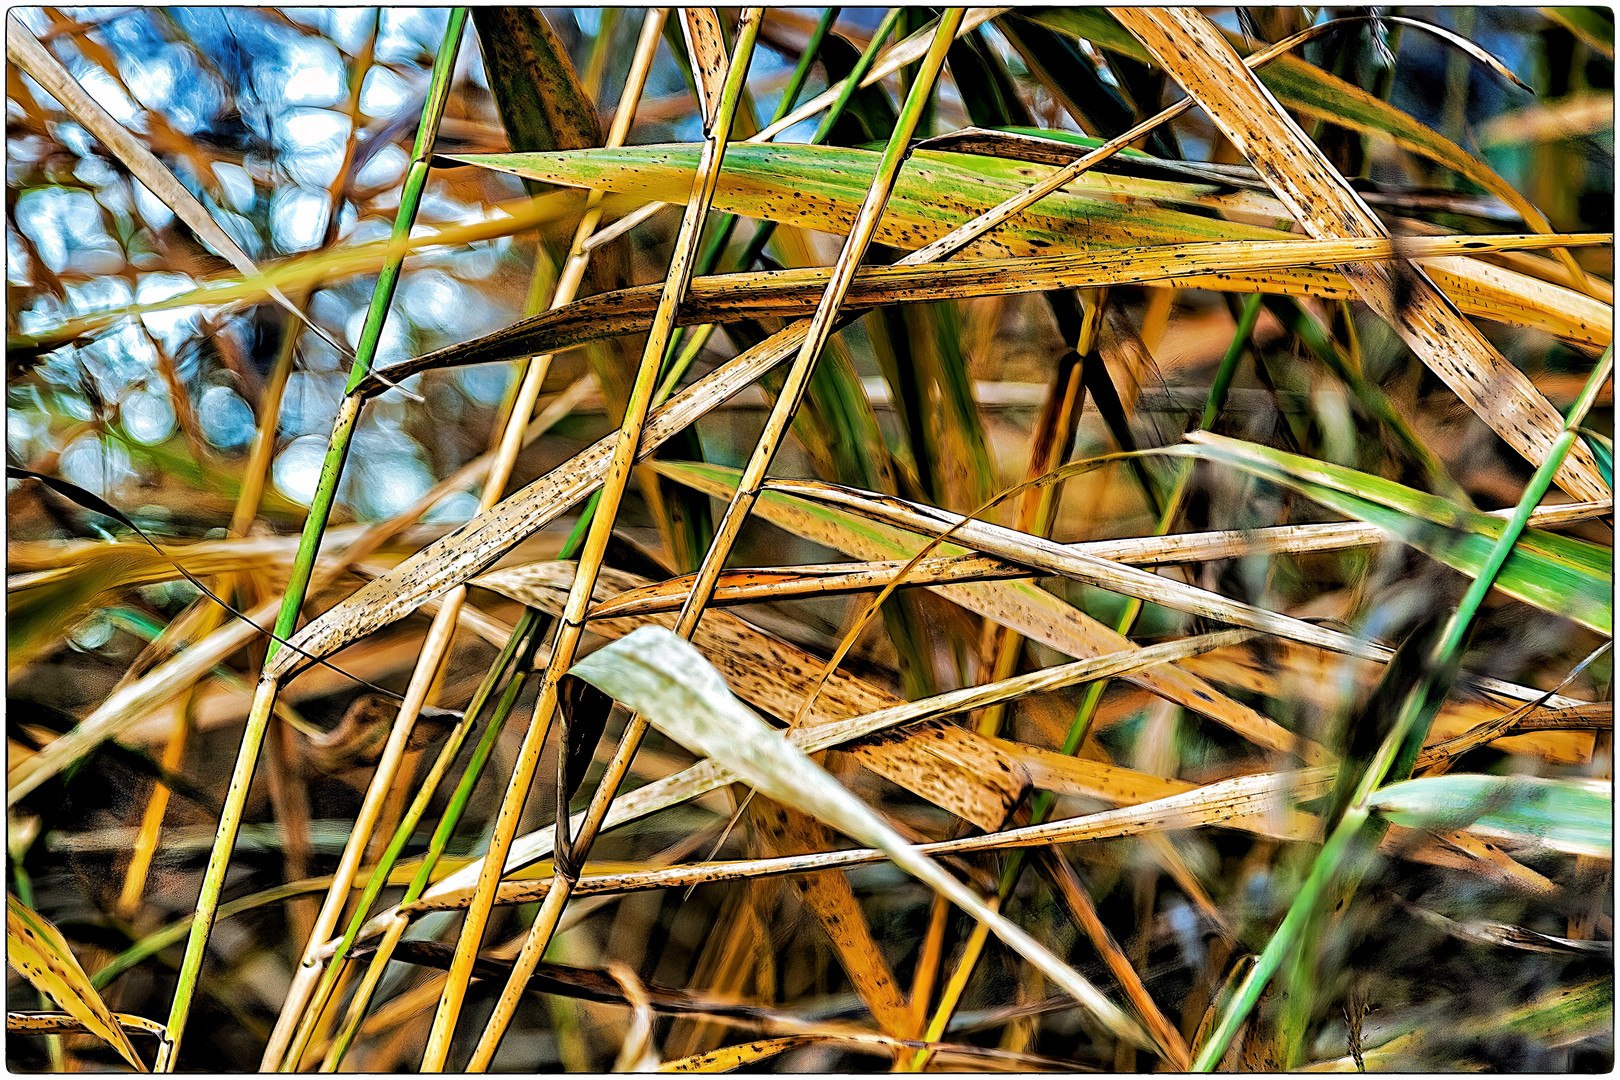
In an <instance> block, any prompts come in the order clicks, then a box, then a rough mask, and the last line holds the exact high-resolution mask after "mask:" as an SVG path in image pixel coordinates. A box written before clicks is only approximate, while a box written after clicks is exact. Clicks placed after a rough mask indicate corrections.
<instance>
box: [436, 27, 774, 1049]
mask: <svg viewBox="0 0 1620 1080" xmlns="http://www.w3.org/2000/svg"><path fill="white" fill-rule="evenodd" d="M763 16H764V11H763V9H761V8H750V9H748V11H747V13H746V14H745V15H744V16H743V19H742V22H741V25H740V27H739V29H738V35H737V43H736V47H735V52H734V55H733V56H732V58H731V63H730V67H729V69H728V70H727V72H726V77H725V82H724V85H723V87H722V90H721V95H720V101H719V102H718V103H717V106H716V108H715V117H714V120H713V122H712V124H711V125H710V127H709V130H708V131H707V132H706V138H705V140H704V147H703V159H702V162H701V163H700V165H699V170H698V175H699V178H698V182H697V183H696V184H694V186H693V189H692V193H691V196H690V198H689V199H688V201H687V206H686V212H685V214H684V215H683V216H682V219H681V229H680V233H679V235H678V236H677V238H676V242H675V254H674V257H673V259H672V260H671V264H670V267H669V273H668V274H667V275H666V277H665V280H664V289H663V293H662V295H661V296H660V298H659V306H658V312H657V314H656V315H655V316H654V319H653V326H652V331H651V333H650V334H649V335H648V339H647V343H646V345H645V347H644V350H643V353H642V358H641V364H640V366H639V368H638V370H637V372H636V380H635V383H634V385H633V386H632V388H631V391H630V397H629V401H628V403H627V404H626V406H625V415H624V422H623V424H622V426H621V427H620V429H619V435H618V438H617V440H616V442H615V445H614V452H613V458H612V460H611V462H610V464H609V465H608V470H607V475H606V476H605V477H604V479H603V483H602V488H601V497H600V501H599V503H598V505H597V508H596V512H594V513H593V514H592V516H591V523H590V525H589V527H588V529H587V532H586V536H585V542H584V545H583V548H582V550H581V552H580V558H579V566H578V570H577V572H576V576H575V579H574V585H573V588H572V589H571V590H570V592H569V596H568V603H567V605H566V606H565V608H564V611H563V615H562V617H561V619H559V621H558V626H557V634H556V637H555V639H554V641H553V643H552V653H551V660H550V662H549V663H548V664H547V666H546V671H545V675H544V676H543V678H542V681H541V687H540V694H539V698H538V700H537V701H536V703H535V710H534V716H533V718H532V719H531V721H530V724H529V730H528V732H527V733H526V734H525V736H524V740H523V745H522V747H521V749H520V750H519V752H518V760H517V762H516V764H515V765H514V767H513V771H512V777H511V780H510V782H509V783H508V785H507V790H506V795H505V796H504V797H503V799H502V801H501V809H500V811H499V813H498V816H497V818H496V823H495V830H494V835H493V836H492V837H491V839H490V845H489V849H488V851H487V852H486V853H485V856H484V860H485V861H484V866H483V869H482V871H481V873H480V875H479V882H478V891H477V894H476V895H475V897H474V901H473V904H472V905H471V906H470V907H469V908H468V911H467V917H466V920H465V921H464V922H463V923H462V928H461V934H460V936H459V937H458V938H457V940H456V947H455V952H454V954H453V956H452V958H451V962H450V971H449V975H448V977H447V979H446V981H445V987H444V992H443V994H442V995H441V996H440V998H439V1007H438V1010H437V1011H436V1012H435V1013H434V1017H433V1027H432V1030H431V1031H430V1033H429V1035H428V1044H427V1049H426V1051H425V1053H424V1054H423V1058H422V1069H423V1071H435V1072H436V1071H441V1070H443V1069H444V1067H445V1061H446V1059H447V1058H448V1057H449V1053H450V1040H451V1037H452V1035H453V1034H454V1031H455V1026H456V1020H457V1019H458V1017H459V1016H460V1013H461V1007H462V1003H463V1001H464V1000H465V997H466V992H467V986H468V983H469V982H470V979H471V976H472V967H473V962H474V961H475V960H476V959H477V952H478V946H479V944H480V943H481V942H482V940H483V936H484V928H485V927H486V925H487V924H488V920H489V913H490V910H491V908H492V906H493V903H494V899H495V887H496V885H497V884H499V881H500V876H501V870H502V867H503V866H504V865H505V862H506V853H507V851H508V850H510V848H511V844H512V839H513V838H514V837H515V836H516V834H517V828H518V821H519V818H520V816H521V814H522V810H523V805H524V803H525V802H526V801H527V798H528V791H529V786H530V784H531V782H532V781H533V778H534V773H535V770H536V768H537V767H538V766H539V762H540V753H541V751H542V749H543V748H544V745H545V739H546V735H547V734H548V732H549V730H550V727H551V718H552V713H553V712H554V711H555V710H556V707H557V682H558V680H559V679H560V678H561V677H562V675H563V673H564V672H566V671H567V669H568V667H569V666H570V665H571V664H572V663H573V658H574V653H575V651H576V649H577V648H578V645H579V639H580V637H581V636H582V634H583V629H584V621H585V611H586V608H587V607H588V606H589V603H590V599H591V593H592V591H593V590H594V589H595V586H596V578H597V574H598V572H599V571H600V569H601V566H602V558H603V555H604V554H605V552H606V549H607V542H608V538H609V536H610V535H611V533H612V528H613V521H614V518H615V517H616V516H617V514H618V508H619V503H620V501H621V500H622V498H623V496H624V492H625V489H626V487H627V485H628V484H629V480H630V475H631V466H632V465H633V464H634V462H635V456H636V448H637V446H638V444H639V443H640V442H641V433H642V430H643V429H644V428H645V426H646V421H647V414H648V412H649V411H650V409H651V406H652V397H653V393H654V390H655V386H656V380H657V377H658V369H659V367H660V366H661V364H662V361H663V358H664V350H665V348H666V347H667V345H668V343H669V339H670V336H671V333H672V331H673V329H674V325H675V314H676V310H677V307H678V305H679V304H680V301H681V298H682V297H683V296H684V295H685V293H686V287H687V284H688V282H690V280H691V277H692V268H693V263H694V259H695V256H696V254H697V245H698V242H699V240H700V239H701V235H702V231H703V220H704V218H705V216H706V215H707V212H708V208H709V204H710V202H711V201H712V200H713V198H714V193H715V191H716V189H717V188H718V187H719V181H720V162H721V160H722V158H723V156H724V154H725V144H726V142H727V140H728V139H729V138H730V135H731V127H732V122H733V120H734V118H735V116H736V113H737V105H738V103H739V101H740V100H741V96H742V88H743V81H744V78H745V76H746V75H747V71H748V65H749V60H750V59H751V58H752V55H753V50H754V41H755V39H756V37H757V36H758V33H759V24H760V20H761V19H762V18H763ZM604 511H605V512H604ZM499 1017H500V1013H499V1011H498V1010H497V1013H496V1015H495V1016H494V1017H492V1018H491V1022H490V1023H491V1027H492V1028H493V1027H495V1026H496V1023H497V1021H498V1020H499ZM499 1026H500V1029H501V1030H504V1024H501V1025H499ZM487 1033H488V1032H487V1030H486V1034H487ZM495 1041H497V1042H498V1035H497V1036H496V1039H495ZM484 1043H485V1040H480V1044H479V1049H478V1050H475V1052H474V1060H473V1062H472V1063H471V1064H470V1065H469V1068H471V1069H473V1070H477V1069H479V1068H481V1067H482V1066H481V1064H480V1060H479V1059H480V1057H483V1058H484V1060H486V1061H487V1058H488V1057H492V1056H493V1055H494V1047H493V1046H490V1047H489V1048H488V1052H487V1054H485V1053H484V1051H483V1047H484Z"/></svg>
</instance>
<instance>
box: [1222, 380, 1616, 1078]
mask: <svg viewBox="0 0 1620 1080" xmlns="http://www.w3.org/2000/svg"><path fill="white" fill-rule="evenodd" d="M1613 369H1614V350H1613V348H1610V349H1608V350H1607V351H1606V352H1604V354H1603V357H1602V359H1601V360H1600V361H1599V362H1598V365H1597V367H1596V368H1595V369H1594V370H1593V371H1592V374H1591V377H1590V378H1588V379H1587V381H1586V385H1585V386H1584V387H1583V388H1582V390H1581V393H1580V396H1579V397H1578V398H1577V399H1576V401H1575V403H1574V404H1573V405H1572V406H1570V410H1569V414H1568V417H1567V418H1566V420H1565V422H1564V427H1563V430H1562V431H1560V432H1559V433H1558V435H1557V437H1556V438H1555V439H1554V441H1553V445H1552V447H1551V449H1550V451H1549V452H1548V454H1547V457H1546V458H1545V460H1543V461H1542V463H1541V465H1540V466H1539V467H1538V468H1537V469H1536V471H1535V474H1534V475H1533V476H1531V478H1530V483H1529V484H1528V485H1527V486H1526V487H1525V490H1524V494H1523V496H1521V497H1520V499H1519V502H1518V505H1517V506H1516V507H1515V508H1514V511H1513V516H1512V517H1511V518H1509V519H1508V523H1507V526H1506V528H1504V529H1503V530H1502V536H1501V538H1500V539H1499V540H1498V541H1497V542H1496V545H1495V547H1494V548H1492V550H1491V555H1490V558H1489V560H1487V562H1486V564H1485V566H1484V567H1483V568H1481V570H1480V573H1479V575H1478V576H1477V577H1475V578H1474V580H1473V581H1472V582H1470V583H1469V586H1468V591H1467V592H1466V593H1464V594H1463V598H1462V602H1461V603H1460V604H1458V606H1457V610H1456V611H1455V612H1453V613H1452V616H1451V618H1450V620H1449V621H1448V622H1447V624H1446V627H1445V630H1444V632H1443V633H1442V634H1441V636H1440V640H1439V641H1438V642H1436V644H1435V646H1434V648H1433V650H1432V651H1431V653H1430V656H1429V665H1428V668H1427V670H1428V671H1430V672H1439V671H1442V670H1443V669H1445V668H1446V667H1447V666H1448V665H1450V664H1451V663H1452V662H1453V661H1454V660H1455V659H1456V658H1457V656H1458V655H1459V654H1460V652H1461V650H1462V648H1463V646H1464V644H1465V643H1466V641H1467V638H1468V631H1469V628H1470V627H1471V626H1472V625H1473V621H1474V616H1475V615H1476V614H1477V613H1478V612H1479V608H1480V605H1481V604H1483V603H1484V601H1485V596H1486V594H1487V593H1489V592H1490V590H1491V583H1492V582H1493V581H1494V580H1495V578H1496V575H1497V573H1498V572H1499V571H1500V570H1501V569H1502V564H1503V563H1505V562H1506V561H1507V557H1508V554H1509V553H1510V552H1511V551H1512V550H1513V547H1514V545H1515V544H1516V543H1518V540H1519V536H1520V534H1521V533H1523V532H1524V528H1525V526H1526V525H1527V524H1528V522H1529V520H1530V514H1531V512H1532V511H1533V510H1534V509H1535V507H1536V504H1538V503H1539V502H1541V500H1542V498H1543V497H1544V496H1545V495H1546V494H1547V491H1548V490H1549V489H1550V488H1551V487H1552V484H1553V478H1554V476H1555V475H1556V474H1557V472H1558V470H1559V469H1560V468H1561V467H1562V465H1563V462H1564V456H1565V455H1566V454H1568V453H1569V449H1570V447H1571V446H1573V445H1574V443H1575V440H1576V439H1577V438H1579V432H1578V429H1579V427H1580V425H1581V422H1582V420H1584V419H1585V417H1586V413H1587V411H1588V410H1589V409H1590V408H1591V407H1592V404H1593V402H1594V401H1595V400H1596V399H1597V394H1598V391H1599V390H1600V389H1601V388H1602V387H1603V384H1604V382H1606V381H1607V380H1608V378H1609V374H1610V373H1611V372H1612V371H1613ZM1438 682H1439V679H1438V678H1437V677H1436V675H1433V674H1431V675H1429V676H1428V677H1426V678H1424V679H1423V680H1422V682H1421V683H1420V685H1419V686H1418V687H1417V688H1416V689H1415V690H1413V691H1412V692H1410V693H1408V694H1407V695H1406V697H1405V699H1404V700H1403V701H1402V702H1401V706H1400V712H1399V714H1398V715H1397V717H1396V720H1395V723H1394V724H1393V725H1392V726H1391V728H1390V732H1389V734H1388V735H1387V736H1386V737H1385V738H1384V741H1383V743H1382V744H1381V745H1380V746H1379V748H1378V751H1377V753H1376V754H1374V756H1373V759H1372V761H1371V762H1370V763H1369V764H1368V766H1367V769H1366V771H1365V772H1364V773H1362V776H1361V780H1360V781H1359V782H1358V783H1357V785H1356V788H1355V791H1354V794H1353V795H1352V796H1351V798H1350V803H1349V805H1348V806H1347V807H1346V809H1345V811H1344V814H1343V816H1342V817H1341V818H1340V819H1339V822H1338V824H1337V825H1336V826H1335V827H1334V829H1333V832H1332V834H1331V835H1329V837H1328V839H1327V842H1326V843H1325V844H1323V845H1322V850H1321V851H1320V852H1318V853H1317V856H1316V861H1315V862H1314V863H1313V864H1312V865H1311V872H1310V875H1309V876H1308V877H1307V878H1306V879H1305V884H1304V885H1302V886H1301V887H1300V890H1299V894H1298V895H1297V896H1296V897H1295V898H1294V902H1293V903H1292V904H1291V905H1289V908H1288V914H1287V915H1286V916H1284V918H1283V921H1282V923H1281V924H1280V925H1279V926H1278V927H1277V929H1276V931H1275V932H1274V933H1273V934H1272V936H1271V940H1270V941H1268V942H1267V943H1266V947H1265V951H1264V952H1262V953H1261V954H1260V958H1259V959H1258V960H1256V961H1255V964H1254V967H1253V968H1252V969H1251V970H1250V971H1249V974H1248V976H1247V977H1246V978H1245V979H1244V980H1243V983H1242V984H1241V985H1240V986H1239V987H1238V989H1237V991H1236V993H1235V994H1234V995H1233V998H1232V1002H1231V1005H1230V1006H1229V1007H1228V1008H1227V1009H1226V1011H1225V1012H1224V1013H1223V1014H1222V1015H1221V1018H1220V1021H1219V1023H1218V1024H1217V1025H1216V1027H1215V1030H1214V1031H1213V1032H1211V1034H1210V1037H1209V1041H1208V1042H1206V1043H1205V1044H1204V1046H1203V1047H1202V1049H1200V1050H1199V1052H1198V1056H1197V1057H1196V1058H1195V1059H1194V1060H1193V1065H1192V1068H1193V1071H1194V1072H1209V1071H1211V1070H1212V1069H1214V1068H1215V1066H1216V1065H1217V1064H1218V1063H1219V1062H1220V1060H1221V1058H1222V1057H1223V1056H1224V1055H1225V1054H1226V1049H1227V1047H1228V1046H1230V1045H1231V1042H1232V1039H1233V1037H1234V1036H1235V1035H1236V1034H1237V1029H1238V1028H1239V1026H1241V1025H1242V1024H1243V1022H1244V1021H1245V1020H1246V1019H1247V1018H1248V1015H1249V1013H1250V1011H1251V1010H1253V1008H1254V1006H1255V1003H1256V1002H1257V1001H1259V999H1260V993H1261V991H1262V990H1264V989H1265V986H1266V983H1268V982H1269V981H1270V980H1271V977H1272V976H1273V975H1275V974H1276V973H1277V970H1278V968H1280V967H1281V966H1282V964H1283V962H1284V961H1285V960H1286V959H1287V958H1288V957H1289V956H1290V955H1292V953H1293V952H1294V948H1295V946H1296V944H1297V943H1298V942H1299V940H1300V937H1301V935H1302V934H1303V932H1304V930H1305V927H1306V926H1307V924H1308V923H1310V921H1311V920H1312V919H1313V918H1314V917H1315V916H1316V914H1317V913H1318V911H1319V909H1320V907H1321V904H1322V901H1323V900H1324V899H1325V898H1326V897H1327V895H1328V890H1329V888H1330V886H1331V885H1332V884H1333V882H1334V880H1335V878H1337V877H1338V876H1339V875H1340V872H1341V871H1344V872H1345V873H1346V874H1347V875H1348V880H1346V881H1345V882H1344V883H1343V885H1342V889H1343V891H1344V892H1345V893H1346V894H1347V895H1348V894H1349V893H1350V892H1352V891H1353V890H1354V887H1355V885H1356V883H1357V879H1359V876H1360V875H1359V874H1358V873H1356V867H1355V866H1354V865H1353V864H1351V865H1346V864H1347V863H1348V862H1349V861H1350V860H1349V856H1350V855H1351V853H1352V842H1353V841H1355V840H1356V838H1357V837H1359V836H1360V835H1361V832H1362V830H1363V828H1364V827H1365V826H1367V824H1368V822H1369V821H1370V820H1371V817H1372V809H1371V807H1370V805H1369V803H1370V800H1371V797H1372V795H1373V793H1374V792H1376V791H1377V790H1378V789H1379V788H1380V787H1382V786H1383V785H1384V784H1385V783H1386V782H1389V781H1390V780H1392V779H1393V780H1402V779H1405V776H1404V775H1401V774H1403V773H1407V772H1410V771H1411V766H1412V762H1413V761H1414V760H1415V756H1416V748H1417V746H1418V745H1420V744H1421V743H1422V740H1423V736H1424V735H1425V734H1426V733H1427V730H1428V726H1429V723H1430V721H1431V720H1432V719H1433V718H1434V714H1435V712H1436V711H1437V710H1438V708H1439V705H1440V701H1441V700H1442V699H1443V698H1444V696H1445V693H1444V691H1445V689H1446V688H1445V687H1444V686H1443V685H1436V684H1437V683H1438Z"/></svg>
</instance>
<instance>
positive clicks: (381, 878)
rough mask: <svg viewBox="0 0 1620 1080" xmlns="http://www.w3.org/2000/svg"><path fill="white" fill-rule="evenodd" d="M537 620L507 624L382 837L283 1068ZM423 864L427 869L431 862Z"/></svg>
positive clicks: (511, 697) (529, 617)
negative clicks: (384, 842) (406, 803)
mask: <svg viewBox="0 0 1620 1080" xmlns="http://www.w3.org/2000/svg"><path fill="white" fill-rule="evenodd" d="M537 621H538V617H537V616H536V615H535V612H534V609H533V608H525V609H524V611H523V615H522V617H521V618H519V619H518V622H517V625H516V626H514V627H513V628H512V634H511V636H510V637H509V638H507V641H506V645H505V647H503V648H502V649H501V652H500V655H499V656H497V657H496V658H495V661H494V663H492V664H491V665H490V667H489V670H488V671H487V672H485V673H484V678H483V681H482V682H480V683H479V685H478V689H477V690H476V691H474V693H473V696H472V701H471V702H469V703H468V705H467V711H466V713H465V714H464V715H463V716H462V719H461V722H460V723H458V724H457V725H456V726H455V730H453V731H452V732H451V733H450V737H449V738H448V739H446V740H445V743H444V746H443V747H442V748H440V750H439V756H438V758H437V759H436V760H435V761H434V763H433V768H432V769H431V770H429V772H428V775H427V776H426V777H425V778H424V779H423V781H422V784H421V786H420V787H419V788H418V789H417V792H416V798H415V799H414V800H412V802H411V805H410V808H409V809H408V810H406V812H405V814H404V816H403V817H401V818H400V821H399V825H398V826H397V827H396V828H395V829H394V835H393V837H392V838H391V839H390V840H389V842H388V847H387V848H386V849H384V851H383V854H382V857H381V858H380V859H379V860H378V862H377V866H376V868H375V869H373V870H372V873H371V877H370V879H369V880H368V881H367V882H366V887H365V889H364V890H363V891H362V892H361V894H360V900H359V902H358V903H357V904H356V905H355V908H354V914H353V916H352V917H351V918H350V920H349V926H348V928H347V929H346V930H344V932H343V937H342V938H341V939H340V941H339V943H338V948H337V952H336V953H335V954H333V957H332V962H331V963H329V964H328V965H327V966H326V970H325V971H323V972H322V973H321V981H320V983H319V984H318V985H317V986H316V989H315V994H314V996H313V997H312V998H311V999H310V1002H309V1004H308V1005H307V1006H305V1008H304V1019H303V1022H302V1023H301V1024H300V1025H299V1027H298V1033H297V1035H296V1036H294V1038H293V1041H292V1045H291V1046H290V1047H289V1049H288V1051H287V1056H286V1058H285V1059H284V1060H283V1062H282V1067H283V1068H285V1069H296V1068H297V1063H298V1062H299V1061H300V1060H302V1058H303V1056H304V1049H305V1047H307V1046H308V1045H309V1040H310V1037H311V1035H313V1034H314V1031H315V1025H316V1023H317V1021H319V1019H320V1015H321V1013H322V1012H324V1011H325V1009H326V1004H327V999H328V998H329V997H330V995H331V993H332V990H333V989H334V988H335V987H336V986H337V981H338V976H339V975H340V974H341V972H342V968H343V961H344V958H345V957H347V956H348V954H349V949H350V948H351V947H353V945H354V939H355V938H356V937H357V936H358V935H359V933H360V928H361V927H362V926H364V925H365V922H366V913H367V912H369V911H370V910H371V905H372V904H373V903H374V902H375V901H376V899H377V896H378V894H380V893H381V892H382V890H383V886H384V885H386V884H387V882H388V875H389V873H390V872H392V870H393V869H394V863H395V862H397V861H398V859H399V856H400V854H401V853H402V852H403V851H404V850H405V845H406V844H407V843H409V842H410V838H411V836H412V835H413V834H415V832H416V824H417V822H419V821H420V820H421V819H422V815H423V814H425V813H426V812H427V807H428V803H429V802H430V801H431V800H432V798H433V793H434V792H435V791H436V790H437V789H438V787H439V781H440V780H441V779H442V778H443V776H444V773H445V770H447V769H448V768H449V767H450V763H451V762H453V761H454V760H455V759H456V755H457V754H458V753H460V752H461V744H462V743H463V742H464V741H466V738H467V733H468V732H469V731H471V730H472V728H473V726H474V725H475V724H477V723H478V714H479V713H481V712H483V709H484V705H485V704H486V703H487V702H488V701H489V697H490V695H491V694H492V693H494V691H495V687H496V685H498V684H499V682H500V680H501V677H502V676H503V675H504V674H505V673H506V669H507V667H508V666H509V665H510V664H511V662H512V658H513V657H514V656H515V655H516V654H517V651H518V646H519V645H521V644H522V643H523V642H524V640H525V639H527V640H528V646H527V647H526V648H525V650H524V655H523V659H522V661H520V663H519V665H518V671H519V672H520V673H521V671H522V670H523V668H524V667H526V666H527V664H528V662H529V660H530V659H531V658H532V657H533V655H534V650H535V646H536V645H537V644H538V643H539V635H538V634H536V633H533V632H532V631H533V630H534V626H535V623H536V622H537ZM522 684H523V679H522V677H521V674H519V675H518V676H516V677H514V678H513V679H512V680H511V681H510V682H509V683H508V685H507V692H506V694H505V696H504V697H503V698H502V700H501V706H502V707H503V708H504V709H506V710H510V708H511V703H512V702H513V701H515V700H516V698H517V689H516V688H518V687H521V686H522ZM498 715H500V714H498ZM500 719H502V720H504V715H501V716H500ZM499 727H500V724H499V723H497V722H496V721H493V720H492V721H491V722H490V725H489V727H488V728H487V729H486V732H485V734H486V736H487V735H488V732H489V731H495V730H499ZM434 839H435V840H437V839H438V836H437V834H435V836H434ZM432 861H434V860H433V857H432V854H431V852H430V856H429V862H430V863H431V862H432ZM427 869H428V870H430V871H431V865H429V866H428V867H427Z"/></svg>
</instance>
